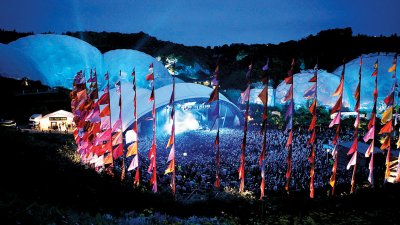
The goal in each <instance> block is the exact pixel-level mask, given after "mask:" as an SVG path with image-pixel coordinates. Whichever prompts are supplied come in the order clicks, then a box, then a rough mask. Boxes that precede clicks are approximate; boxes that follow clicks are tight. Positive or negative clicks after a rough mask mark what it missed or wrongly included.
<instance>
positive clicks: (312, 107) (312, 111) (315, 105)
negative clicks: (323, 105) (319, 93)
mask: <svg viewBox="0 0 400 225" xmlns="http://www.w3.org/2000/svg"><path fill="white" fill-rule="evenodd" d="M316 107H317V99H314V101H313V103H311V105H310V107H309V108H308V111H310V113H311V114H314V112H315V109H316Z"/></svg>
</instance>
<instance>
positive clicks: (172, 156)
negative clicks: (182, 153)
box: [167, 144, 175, 162]
mask: <svg viewBox="0 0 400 225" xmlns="http://www.w3.org/2000/svg"><path fill="white" fill-rule="evenodd" d="M174 158H175V144H173V145H172V148H171V151H170V152H169V155H168V160H167V162H169V161H171V160H172V159H174Z"/></svg>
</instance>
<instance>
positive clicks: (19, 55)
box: [0, 44, 45, 81]
mask: <svg viewBox="0 0 400 225" xmlns="http://www.w3.org/2000/svg"><path fill="white" fill-rule="evenodd" d="M36 67H37V66H36V64H35V62H33V60H32V59H30V58H29V57H27V56H26V55H25V54H24V53H23V52H21V51H20V50H18V49H17V48H14V47H12V46H9V45H5V44H0V75H1V76H4V77H9V78H17V79H20V78H23V77H27V78H28V79H30V80H40V81H45V77H44V76H43V74H42V73H41V72H39V71H38V70H37V69H36Z"/></svg>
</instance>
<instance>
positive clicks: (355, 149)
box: [347, 138, 358, 155]
mask: <svg viewBox="0 0 400 225" xmlns="http://www.w3.org/2000/svg"><path fill="white" fill-rule="evenodd" d="M357 149H358V139H357V138H354V140H353V144H352V145H351V147H350V149H349V151H348V152H347V155H351V154H353V153H354V152H357Z"/></svg>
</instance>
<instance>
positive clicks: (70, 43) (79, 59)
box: [9, 34, 103, 88]
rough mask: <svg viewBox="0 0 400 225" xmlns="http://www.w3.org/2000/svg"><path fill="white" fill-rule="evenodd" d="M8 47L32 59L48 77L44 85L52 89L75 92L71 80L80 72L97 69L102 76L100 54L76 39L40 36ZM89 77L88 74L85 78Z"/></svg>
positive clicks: (24, 39) (38, 68)
mask: <svg viewBox="0 0 400 225" xmlns="http://www.w3.org/2000/svg"><path fill="white" fill-rule="evenodd" d="M9 46H12V47H15V48H17V49H19V50H20V51H21V52H23V53H24V54H25V55H26V56H28V57H30V58H31V59H32V60H33V61H34V62H35V64H36V65H37V70H38V71H40V73H42V74H43V75H44V76H45V79H43V80H42V82H43V83H44V84H47V85H49V86H53V87H54V86H63V87H66V88H72V79H73V77H74V76H75V74H76V73H77V72H78V71H80V70H89V69H91V68H96V70H97V71H98V72H99V73H103V69H102V65H103V56H102V54H101V52H100V51H99V50H98V49H97V48H95V47H93V46H92V45H90V44H88V43H87V42H85V41H82V40H80V39H77V38H74V37H70V36H66V35H56V34H37V35H31V36H27V37H23V38H20V39H18V40H16V41H14V42H11V43H10V44H9ZM88 73H89V71H86V76H88ZM99 77H102V76H99Z"/></svg>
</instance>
